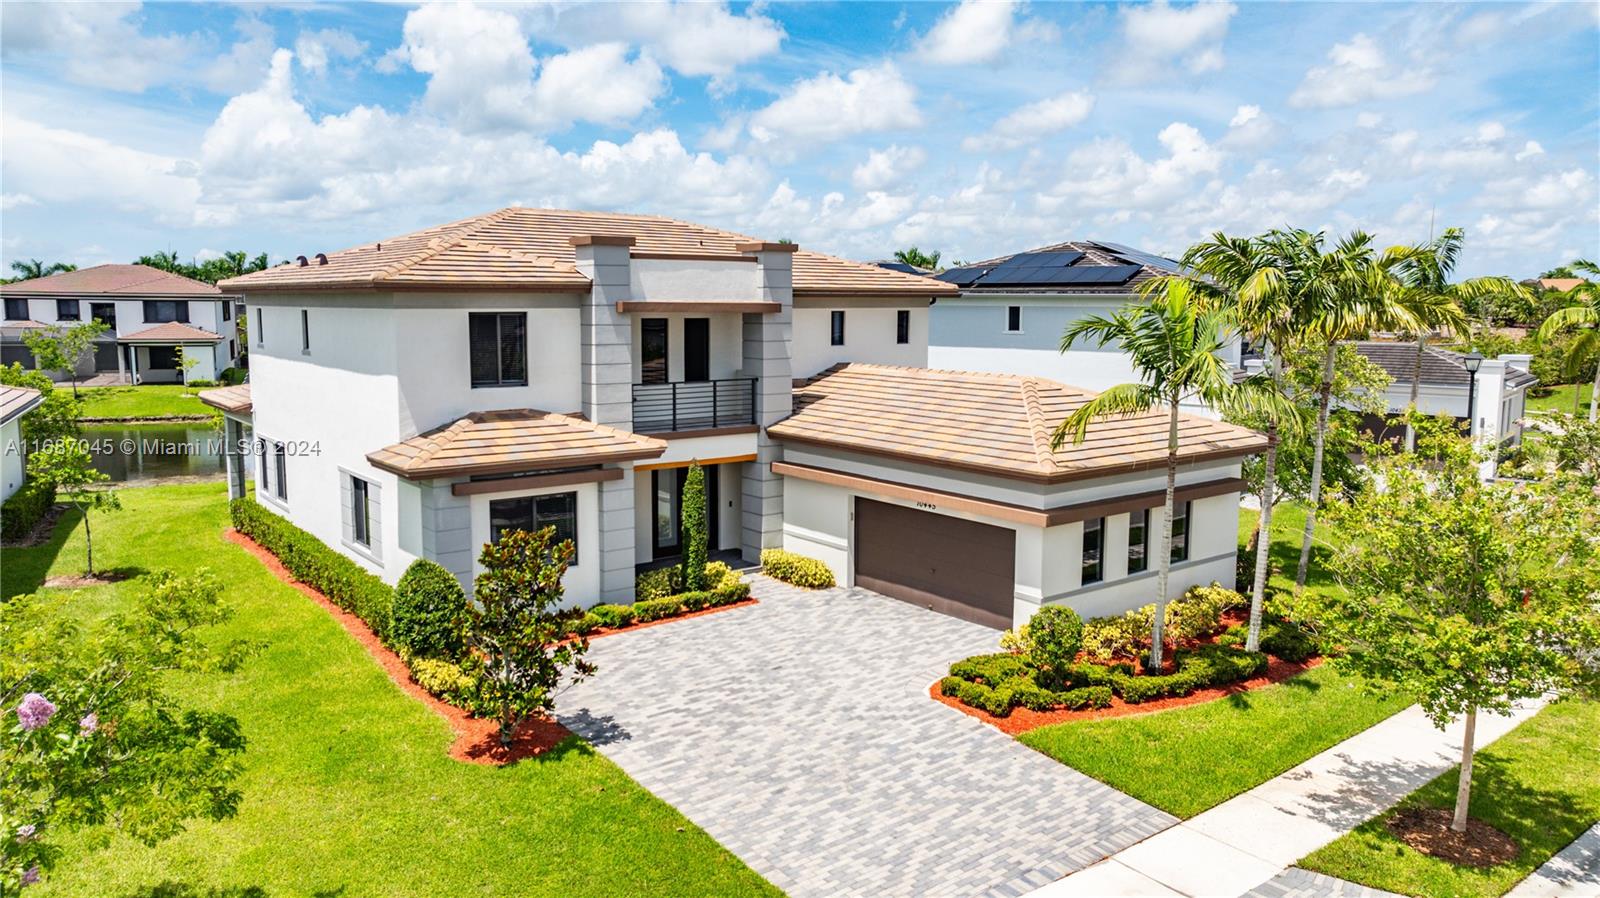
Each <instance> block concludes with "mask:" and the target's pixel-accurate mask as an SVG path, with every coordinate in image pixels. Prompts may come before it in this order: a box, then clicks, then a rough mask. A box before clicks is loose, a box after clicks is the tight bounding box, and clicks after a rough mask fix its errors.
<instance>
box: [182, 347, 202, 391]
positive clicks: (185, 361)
mask: <svg viewBox="0 0 1600 898" xmlns="http://www.w3.org/2000/svg"><path fill="white" fill-rule="evenodd" d="M198 364H200V357H199V356H196V355H190V354H189V353H188V352H187V351H185V350H184V348H183V347H182V346H179V347H178V368H179V369H180V370H182V371H183V385H184V386H186V387H187V386H188V385H189V372H190V371H193V370H194V368H195V366H196V365H198Z"/></svg>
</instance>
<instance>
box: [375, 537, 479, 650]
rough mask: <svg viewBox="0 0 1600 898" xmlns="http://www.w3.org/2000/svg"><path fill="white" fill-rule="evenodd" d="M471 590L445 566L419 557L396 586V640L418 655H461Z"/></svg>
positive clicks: (393, 625) (463, 647) (464, 645)
mask: <svg viewBox="0 0 1600 898" xmlns="http://www.w3.org/2000/svg"><path fill="white" fill-rule="evenodd" d="M466 610H467V594H466V592H464V591H463V590H462V589H461V581H459V580H457V579H456V575H455V574H452V573H450V572H449V571H447V570H445V569H444V568H443V567H442V566H440V565H438V564H436V563H434V562H432V561H427V560H425V559H420V558H419V559H417V560H416V561H413V562H412V563H411V566H410V567H408V568H406V572H405V574H404V575H403V576H401V578H400V583H399V585H398V586H396V587H395V594H394V615H393V622H392V623H391V625H390V628H391V634H392V636H393V639H394V642H395V644H396V645H398V646H399V647H401V648H403V649H405V650H406V651H408V652H410V653H411V654H412V655H413V656H415V657H418V658H443V659H445V660H447V661H455V660H457V659H459V658H460V657H461V655H462V652H463V651H465V649H466V635H465V628H466Z"/></svg>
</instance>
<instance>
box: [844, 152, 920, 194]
mask: <svg viewBox="0 0 1600 898" xmlns="http://www.w3.org/2000/svg"><path fill="white" fill-rule="evenodd" d="M927 158H928V154H927V152H926V151H924V150H923V149H922V148H921V147H916V146H912V147H901V146H889V147H886V148H884V149H881V150H872V151H870V152H868V153H867V160H866V161H865V162H863V163H861V164H860V165H858V166H856V167H855V171H853V172H851V173H850V183H852V184H854V185H855V186H856V187H857V188H859V189H861V190H882V189H883V188H885V187H892V186H894V185H897V184H901V183H904V182H905V180H906V179H907V178H909V177H910V175H911V173H912V172H914V171H916V170H917V169H918V168H920V167H922V163H923V162H925V161H926V160H927Z"/></svg>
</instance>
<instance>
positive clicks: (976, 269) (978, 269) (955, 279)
mask: <svg viewBox="0 0 1600 898" xmlns="http://www.w3.org/2000/svg"><path fill="white" fill-rule="evenodd" d="M988 271H989V269H987V268H984V267H982V266H980V265H968V266H965V267H962V268H952V269H950V270H949V271H942V272H940V273H938V274H936V275H934V280H939V281H944V282H945V283H947V284H955V285H956V286H957V287H970V286H972V285H973V284H976V283H977V282H978V279H979V278H981V277H983V276H984V275H985V274H987V273H988Z"/></svg>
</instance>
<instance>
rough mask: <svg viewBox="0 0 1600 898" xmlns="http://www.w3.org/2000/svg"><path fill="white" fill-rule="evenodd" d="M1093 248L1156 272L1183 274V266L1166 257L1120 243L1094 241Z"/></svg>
mask: <svg viewBox="0 0 1600 898" xmlns="http://www.w3.org/2000/svg"><path fill="white" fill-rule="evenodd" d="M1095 246H1098V247H1101V248H1103V249H1105V250H1108V251H1110V252H1113V253H1116V254H1117V255H1118V256H1120V257H1121V258H1124V259H1126V260H1128V261H1129V262H1137V263H1139V264H1140V265H1148V266H1149V267H1151V268H1154V269H1155V270H1157V271H1165V272H1167V273H1168V274H1182V273H1183V266H1182V265H1179V264H1178V263H1177V262H1175V261H1173V260H1172V259H1168V258H1167V257H1166V256H1156V255H1152V254H1150V253H1147V252H1145V251H1143V250H1138V249H1134V248H1133V247H1131V246H1123V245H1122V244H1120V243H1106V242H1105V241H1102V240H1096V241H1095Z"/></svg>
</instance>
